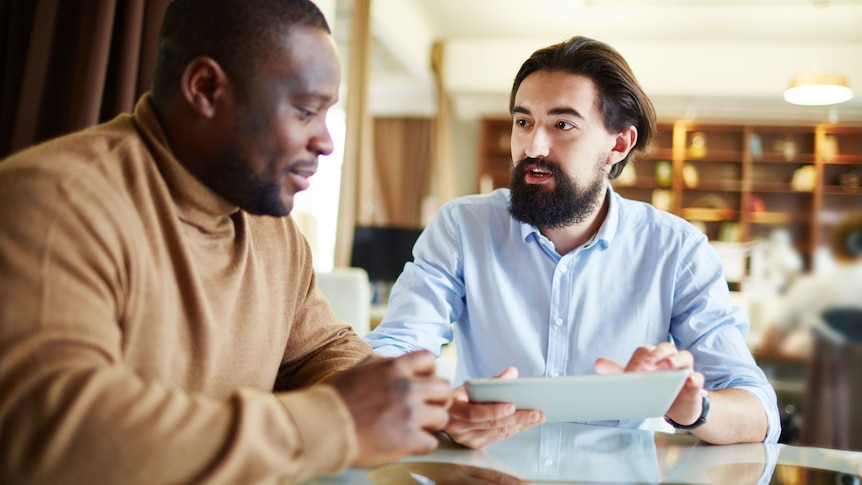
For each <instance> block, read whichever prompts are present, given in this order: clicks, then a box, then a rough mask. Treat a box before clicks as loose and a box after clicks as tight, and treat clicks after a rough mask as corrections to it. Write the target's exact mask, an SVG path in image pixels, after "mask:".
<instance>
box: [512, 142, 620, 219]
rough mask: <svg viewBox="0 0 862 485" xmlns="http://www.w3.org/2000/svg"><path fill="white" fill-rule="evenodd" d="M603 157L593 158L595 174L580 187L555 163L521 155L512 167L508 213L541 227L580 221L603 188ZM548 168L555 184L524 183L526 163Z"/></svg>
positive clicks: (600, 195)
mask: <svg viewBox="0 0 862 485" xmlns="http://www.w3.org/2000/svg"><path fill="white" fill-rule="evenodd" d="M603 160H604V157H603V158H601V159H600V160H599V159H597V161H596V170H595V172H594V173H595V177H593V179H592V180H590V181H588V183H587V185H586V186H584V187H579V186H578V184H577V183H576V182H575V180H574V179H573V178H571V177H569V176H568V175H566V174H565V173H563V171H562V170H561V169H560V167H559V166H557V164H555V163H550V162H548V161H547V160H542V159H536V158H525V159H524V160H521V161H520V162H518V164H517V165H515V166H514V167H513V168H512V182H511V192H512V194H511V199H510V200H509V213H510V214H512V217H514V218H515V219H517V220H519V221H521V222H524V223H527V224H532V225H533V226H536V227H539V228H543V229H561V228H564V227H568V226H571V225H574V224H580V223H582V222H584V221H585V220H586V218H587V217H588V216H590V215H591V214H593V213H594V212H595V211H596V209H597V208H598V206H599V200H600V199H601V197H602V195H603V194H604V191H605V184H604V177H605V176H606V175H605V172H604V170H602V168H601V167H602V164H601V163H600V162H602V161H603ZM532 164H534V165H536V166H537V167H539V168H542V169H544V170H548V171H550V172H551V176H552V177H554V181H555V187H554V188H553V189H549V188H547V187H546V186H545V184H528V183H526V182H525V175H526V173H527V167H528V166H529V165H532Z"/></svg>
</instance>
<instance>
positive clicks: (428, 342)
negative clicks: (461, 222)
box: [365, 206, 465, 356]
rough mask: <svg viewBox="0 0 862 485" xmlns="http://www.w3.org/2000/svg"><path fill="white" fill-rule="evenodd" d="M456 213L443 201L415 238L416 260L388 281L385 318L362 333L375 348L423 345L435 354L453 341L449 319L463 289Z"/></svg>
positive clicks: (395, 351) (396, 351) (456, 312)
mask: <svg viewBox="0 0 862 485" xmlns="http://www.w3.org/2000/svg"><path fill="white" fill-rule="evenodd" d="M454 217H455V216H454V215H453V214H452V212H451V211H450V210H449V207H446V206H444V207H443V208H442V209H441V210H440V211H439V212H438V213H437V214H436V215H435V216H434V218H433V219H432V220H431V222H430V223H429V224H428V226H427V227H426V228H425V230H424V231H422V234H421V235H420V236H419V239H418V240H417V241H416V245H415V246H414V248H413V255H414V261H413V262H410V263H407V264H406V265H405V266H404V271H403V272H402V273H401V275H400V276H399V277H398V279H397V280H396V282H395V284H394V286H393V287H392V292H391V293H390V297H389V302H388V304H387V308H386V314H385V315H384V318H383V321H382V322H381V324H380V325H378V326H377V327H376V328H375V329H374V330H372V331H371V332H369V333H368V335H366V336H365V340H366V341H367V342H368V343H369V344H370V345H371V347H372V348H373V349H374V351H375V353H377V354H380V355H387V356H396V355H401V354H403V353H405V352H410V351H413V350H418V349H425V350H429V351H431V352H433V353H434V354H435V355H437V356H439V355H440V353H441V349H442V346H443V345H445V344H447V343H449V342H451V341H452V339H453V334H452V328H451V325H452V323H453V322H454V321H456V320H457V319H458V317H459V316H460V315H461V313H462V312H463V311H464V300H463V297H464V292H465V289H464V281H463V265H462V262H461V257H462V254H461V252H460V244H459V241H458V238H459V235H458V224H457V222H456V221H455V220H454Z"/></svg>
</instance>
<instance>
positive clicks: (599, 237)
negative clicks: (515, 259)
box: [518, 184, 620, 249]
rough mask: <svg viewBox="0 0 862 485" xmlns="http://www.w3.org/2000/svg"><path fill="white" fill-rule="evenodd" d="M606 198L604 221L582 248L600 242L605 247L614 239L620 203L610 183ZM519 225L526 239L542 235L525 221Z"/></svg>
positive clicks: (618, 223) (618, 220)
mask: <svg viewBox="0 0 862 485" xmlns="http://www.w3.org/2000/svg"><path fill="white" fill-rule="evenodd" d="M606 198H607V201H608V213H607V215H606V216H605V221H604V222H602V225H601V226H600V227H599V230H598V231H596V233H595V234H594V235H593V237H592V239H590V240H589V241H588V242H587V244H585V245H584V248H591V247H593V246H595V245H596V244H601V247H602V248H603V249H607V248H608V247H609V246H610V245H611V243H612V242H613V240H614V236H615V235H616V232H617V228H618V227H619V225H620V203H619V200H618V198H619V195H617V193H616V192H614V189H613V187H612V186H611V184H608V192H607V194H606ZM518 223H519V224H520V226H521V237H522V238H523V239H524V240H525V241H526V240H527V238H528V237H530V235H531V234H535V237H536V238H540V237H542V233H541V232H540V231H539V229H538V228H537V227H536V226H534V225H532V224H527V223H525V222H520V221H519V222H518Z"/></svg>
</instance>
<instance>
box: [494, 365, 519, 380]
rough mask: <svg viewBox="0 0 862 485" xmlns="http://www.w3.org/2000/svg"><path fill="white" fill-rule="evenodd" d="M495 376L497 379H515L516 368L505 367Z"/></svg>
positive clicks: (516, 375)
mask: <svg viewBox="0 0 862 485" xmlns="http://www.w3.org/2000/svg"><path fill="white" fill-rule="evenodd" d="M495 377H497V378H498V379H517V378H518V368H517V367H506V369H505V370H503V372H501V373H499V374H497V375H496V376H495Z"/></svg>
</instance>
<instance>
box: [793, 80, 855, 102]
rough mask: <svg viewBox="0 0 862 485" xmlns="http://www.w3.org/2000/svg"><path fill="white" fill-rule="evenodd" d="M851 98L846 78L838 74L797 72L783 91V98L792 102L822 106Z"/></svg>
mask: <svg viewBox="0 0 862 485" xmlns="http://www.w3.org/2000/svg"><path fill="white" fill-rule="evenodd" d="M851 98H853V90H851V89H850V85H849V84H848V83H847V78H846V77H844V76H841V75H839V74H811V73H806V74H797V75H796V76H795V77H794V78H793V79H792V80H791V81H790V87H789V88H787V91H784V100H785V101H787V102H788V103H792V104H801V105H805V106H822V105H828V104H838V103H843V102H845V101H849V100H850V99H851Z"/></svg>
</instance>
